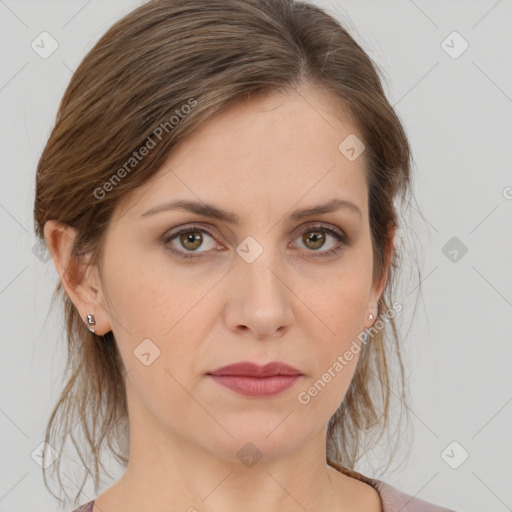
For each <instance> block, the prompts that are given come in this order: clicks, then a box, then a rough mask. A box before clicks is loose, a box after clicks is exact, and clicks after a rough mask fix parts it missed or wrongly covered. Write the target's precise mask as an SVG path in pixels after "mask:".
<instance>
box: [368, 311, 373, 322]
mask: <svg viewBox="0 0 512 512" xmlns="http://www.w3.org/2000/svg"><path fill="white" fill-rule="evenodd" d="M368 320H370V321H372V320H373V313H370V314H369V315H368Z"/></svg>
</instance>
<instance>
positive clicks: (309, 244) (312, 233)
mask: <svg viewBox="0 0 512 512" xmlns="http://www.w3.org/2000/svg"><path fill="white" fill-rule="evenodd" d="M329 237H330V238H333V239H334V240H335V242H337V243H334V244H332V243H331V244H330V245H331V248H329V249H328V250H322V251H321V250H320V249H322V248H323V247H324V246H325V244H326V240H327V239H328V238H329ZM297 240H300V242H301V243H302V244H303V246H304V247H306V249H309V251H308V252H313V253H315V252H316V253H317V254H314V256H320V257H325V256H332V255H335V254H337V253H339V252H340V251H341V250H342V249H343V248H344V246H347V245H349V243H350V242H349V239H348V237H347V236H346V235H345V234H344V233H343V232H342V231H341V230H337V229H334V228H331V227H328V226H323V225H314V226H308V227H307V229H306V230H304V231H302V233H301V235H300V236H299V237H298V238H297ZM327 245H328V246H329V244H327Z"/></svg>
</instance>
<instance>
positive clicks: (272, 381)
mask: <svg viewBox="0 0 512 512" xmlns="http://www.w3.org/2000/svg"><path fill="white" fill-rule="evenodd" d="M208 375H209V376H210V377H211V378H212V379H213V380H214V381H215V382H217V383H218V384H221V385H223V386H225V387H227V388H229V389H231V390H232V391H235V392H237V393H239V394H242V395H246V396H255V397H264V396H275V395H278V394H280V393H282V392H284V391H286V390H287V389H289V388H291V387H292V386H293V385H294V384H295V383H296V382H297V381H298V380H299V379H300V378H301V377H302V375H303V374H302V372H301V371H300V370H298V369H297V368H294V367H293V366H290V365H288V364H285V363H281V362H272V363H268V364H266V365H265V366H259V365H257V364H254V363H250V362H241V363H235V364H231V365H228V366H223V367H222V368H219V369H217V370H215V371H213V372H210V373H208Z"/></svg>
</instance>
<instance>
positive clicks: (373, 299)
mask: <svg viewBox="0 0 512 512" xmlns="http://www.w3.org/2000/svg"><path fill="white" fill-rule="evenodd" d="M389 236H390V238H389V239H388V241H387V245H386V250H385V255H384V272H383V273H382V278H381V279H380V281H378V282H375V283H374V284H373V286H372V291H371V296H370V302H369V309H368V312H367V316H366V319H365V321H366V323H367V324H368V325H367V327H366V328H367V329H368V328H370V327H371V326H372V325H373V324H374V323H375V319H376V318H377V313H378V307H377V303H378V302H379V300H380V298H381V296H382V293H383V292H384V289H385V288H386V284H387V281H388V275H389V267H390V265H391V256H392V254H393V247H394V241H395V229H394V228H391V229H390V235H389ZM369 313H372V314H373V320H369V319H368V314H369Z"/></svg>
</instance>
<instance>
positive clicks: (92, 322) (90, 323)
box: [87, 313, 96, 333]
mask: <svg viewBox="0 0 512 512" xmlns="http://www.w3.org/2000/svg"><path fill="white" fill-rule="evenodd" d="M95 325H96V320H95V319H94V315H92V314H90V313H89V314H88V315H87V329H89V331H90V332H92V333H94V329H93V328H92V327H91V326H95Z"/></svg>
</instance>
